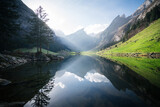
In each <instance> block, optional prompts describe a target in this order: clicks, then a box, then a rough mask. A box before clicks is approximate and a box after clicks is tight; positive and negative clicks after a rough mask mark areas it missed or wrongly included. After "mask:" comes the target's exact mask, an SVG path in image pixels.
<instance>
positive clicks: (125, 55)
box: [97, 52, 160, 58]
mask: <svg viewBox="0 0 160 107" xmlns="http://www.w3.org/2000/svg"><path fill="white" fill-rule="evenodd" d="M97 55H98V56H102V57H105V56H117V57H147V58H160V53H156V52H150V53H110V54H104V53H100V52H98V53H97Z"/></svg>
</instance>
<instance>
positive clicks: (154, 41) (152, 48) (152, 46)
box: [104, 18, 160, 57]
mask: <svg viewBox="0 0 160 107" xmlns="http://www.w3.org/2000/svg"><path fill="white" fill-rule="evenodd" d="M159 28H160V18H159V19H158V20H156V21H154V22H153V23H152V24H150V26H148V27H147V28H145V29H144V30H143V31H141V32H139V33H138V34H136V35H135V36H134V37H132V38H130V39H129V40H128V41H125V42H120V43H118V44H116V45H113V46H111V47H109V48H107V49H106V50H104V52H105V54H112V55H113V54H118V53H120V54H128V55H135V56H136V55H156V53H157V57H158V54H159V53H160V49H159V46H160V35H159V34H160V30H159Z"/></svg>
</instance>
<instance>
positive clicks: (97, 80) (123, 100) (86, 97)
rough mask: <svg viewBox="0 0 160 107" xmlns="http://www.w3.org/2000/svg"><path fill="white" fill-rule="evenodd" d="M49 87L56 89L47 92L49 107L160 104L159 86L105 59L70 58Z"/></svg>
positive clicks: (124, 106)
mask: <svg viewBox="0 0 160 107" xmlns="http://www.w3.org/2000/svg"><path fill="white" fill-rule="evenodd" d="M48 84H50V81H49V82H48ZM50 86H54V88H52V89H51V90H50V91H49V92H48V93H47V96H48V98H49V103H47V106H48V107H53V106H54V107H64V106H65V107H72V106H73V107H75V106H84V107H93V106H94V107H106V106H109V107H110V106H111V107H112V106H116V107H135V106H136V107H150V106H157V107H158V106H159V101H160V97H159V95H160V92H159V88H158V87H156V86H154V85H152V84H151V83H150V82H149V81H148V80H146V79H145V78H143V77H142V76H140V75H138V74H136V73H135V72H133V71H132V70H130V69H128V68H127V67H125V66H123V65H118V64H116V63H114V62H111V61H109V60H106V59H103V58H91V57H87V56H76V57H73V58H70V59H69V60H67V61H65V62H64V63H63V64H62V65H61V68H60V69H59V70H58V71H57V72H56V74H55V76H54V85H53V84H51V85H50ZM32 102H33V99H31V101H29V102H27V103H26V105H25V106H26V107H29V106H30V105H32Z"/></svg>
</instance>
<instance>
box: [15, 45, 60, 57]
mask: <svg viewBox="0 0 160 107" xmlns="http://www.w3.org/2000/svg"><path fill="white" fill-rule="evenodd" d="M15 51H20V52H31V53H35V52H37V48H36V47H34V48H32V49H27V48H21V49H16V50H15ZM42 52H43V53H45V54H47V50H46V49H42ZM49 54H53V55H56V54H57V53H55V52H52V51H49Z"/></svg>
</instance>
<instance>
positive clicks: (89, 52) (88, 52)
mask: <svg viewBox="0 0 160 107" xmlns="http://www.w3.org/2000/svg"><path fill="white" fill-rule="evenodd" d="M80 54H81V55H87V56H93V55H96V52H94V51H84V52H81V53H80Z"/></svg>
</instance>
